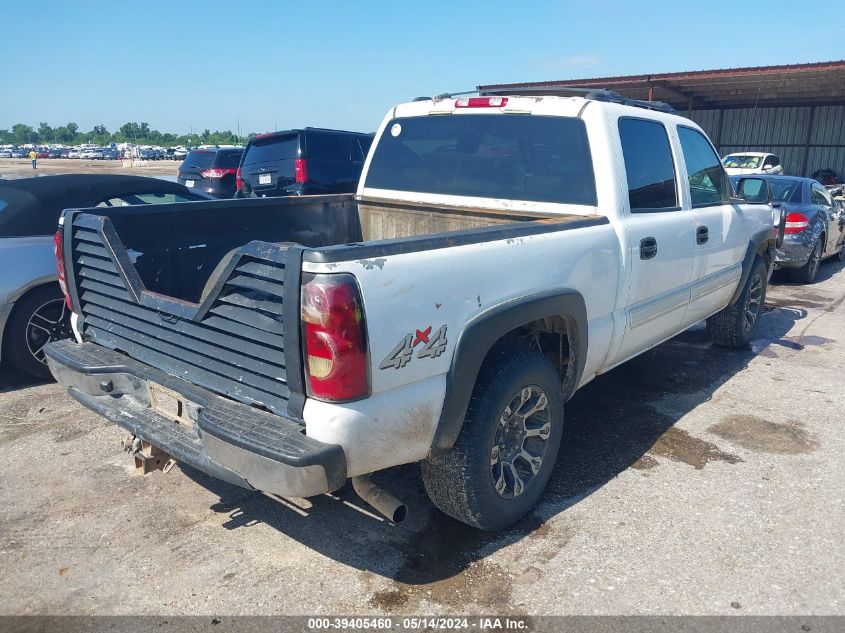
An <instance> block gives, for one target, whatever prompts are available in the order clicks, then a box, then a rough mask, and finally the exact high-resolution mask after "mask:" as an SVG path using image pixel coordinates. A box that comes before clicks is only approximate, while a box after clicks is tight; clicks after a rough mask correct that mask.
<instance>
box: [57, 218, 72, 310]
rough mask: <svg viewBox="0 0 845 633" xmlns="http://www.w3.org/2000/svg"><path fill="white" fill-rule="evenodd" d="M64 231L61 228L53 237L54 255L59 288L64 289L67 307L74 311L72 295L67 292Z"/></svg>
mask: <svg viewBox="0 0 845 633" xmlns="http://www.w3.org/2000/svg"><path fill="white" fill-rule="evenodd" d="M64 236H65V233H64V230H63V229H62V227H61V226H60V227H59V230H58V231H56V234H55V235H54V236H53V253H54V254H55V255H56V270H57V271H58V274H59V288H61V289H62V294H63V295H64V296H65V305H67V308H68V310H73V306H72V305H71V303H70V294H69V293H68V291H67V274H65V248H64V244H63V242H64Z"/></svg>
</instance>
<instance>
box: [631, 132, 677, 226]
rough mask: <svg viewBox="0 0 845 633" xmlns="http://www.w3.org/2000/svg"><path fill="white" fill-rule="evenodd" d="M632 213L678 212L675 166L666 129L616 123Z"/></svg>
mask: <svg viewBox="0 0 845 633" xmlns="http://www.w3.org/2000/svg"><path fill="white" fill-rule="evenodd" d="M619 139H620V141H621V143H622V156H623V157H624V159H625V173H626V174H627V176H628V200H629V201H630V203H631V212H632V213H643V212H648V211H667V210H676V209H677V208H678V194H677V190H676V187H675V163H674V162H673V160H672V150H671V148H670V147H669V136H668V135H667V134H666V128H664V127H663V125H661V124H660V123H657V122H656V121H646V120H644V119H627V118H623V119H619Z"/></svg>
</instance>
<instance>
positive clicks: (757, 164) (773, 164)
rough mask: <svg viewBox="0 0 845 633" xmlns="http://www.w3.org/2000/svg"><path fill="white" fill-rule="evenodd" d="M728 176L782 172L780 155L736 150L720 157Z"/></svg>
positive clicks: (776, 173)
mask: <svg viewBox="0 0 845 633" xmlns="http://www.w3.org/2000/svg"><path fill="white" fill-rule="evenodd" d="M722 164H723V165H724V166H725V171H726V172H728V176H749V175H752V174H772V175H778V174H783V165H781V164H780V157H778V156H775V155H774V154H768V153H766V152H737V153H736V154H728V155H727V156H725V157H724V158H723V159H722Z"/></svg>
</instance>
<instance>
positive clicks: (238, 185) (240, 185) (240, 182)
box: [235, 167, 244, 191]
mask: <svg viewBox="0 0 845 633" xmlns="http://www.w3.org/2000/svg"><path fill="white" fill-rule="evenodd" d="M243 188H244V181H243V180H241V168H240V167H238V171H236V172H235V189H237V190H238V191H240V190H241V189H243Z"/></svg>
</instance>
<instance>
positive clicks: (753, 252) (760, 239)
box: [728, 227, 778, 305]
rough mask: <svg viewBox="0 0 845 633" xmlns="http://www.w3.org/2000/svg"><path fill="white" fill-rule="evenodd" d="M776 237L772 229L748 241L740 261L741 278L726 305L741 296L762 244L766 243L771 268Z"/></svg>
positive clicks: (762, 231) (758, 232)
mask: <svg viewBox="0 0 845 633" xmlns="http://www.w3.org/2000/svg"><path fill="white" fill-rule="evenodd" d="M777 237H778V233H777V231H776V230H775V228H774V227H772V228H768V229H762V230H760V231H757V232H756V233H755V234H754V235H752V236H751V239H750V240H749V241H748V248H747V249H746V250H745V257H744V258H743V259H742V276H741V277H740V279H739V285H738V286H737V287H736V290H734V293H733V296H732V297H731V300H730V302H729V303H728V305H732V304H734V303H736V300H737V299H739V295H741V294H742V289H743V288H745V283H746V282H747V281H748V276H749V275H750V274H751V266H753V265H754V259H755V258H756V257H757V253H758V252H759V251H760V247H761V246H763V244H764V242H768V244H767V245H766V250H767V251H769V255H770V257H769V260H770V261H769V267H770V268H771V266H772V265H773V264H774V261H775V252H774V251H775V244H776V241H777Z"/></svg>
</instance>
